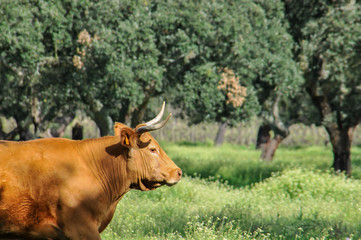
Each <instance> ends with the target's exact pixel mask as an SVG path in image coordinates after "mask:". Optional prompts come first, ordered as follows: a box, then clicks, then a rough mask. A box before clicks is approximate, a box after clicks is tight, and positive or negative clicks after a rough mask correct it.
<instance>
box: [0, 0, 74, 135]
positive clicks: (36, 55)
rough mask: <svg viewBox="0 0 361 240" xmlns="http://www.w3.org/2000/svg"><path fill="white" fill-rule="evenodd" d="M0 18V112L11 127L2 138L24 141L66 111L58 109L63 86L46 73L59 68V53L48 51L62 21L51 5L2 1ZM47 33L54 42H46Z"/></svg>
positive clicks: (59, 36)
mask: <svg viewBox="0 0 361 240" xmlns="http://www.w3.org/2000/svg"><path fill="white" fill-rule="evenodd" d="M0 15H1V16H0V31H1V33H2V34H1V36H0V52H1V55H0V73H1V78H0V81H1V83H0V84H1V88H0V112H1V114H2V115H4V116H5V117H7V118H10V117H13V118H14V119H15V121H16V124H17V127H16V128H15V129H14V130H13V131H12V132H10V133H7V134H6V136H4V138H7V139H13V138H14V137H16V135H19V138H20V139H21V140H26V139H29V138H32V137H33V135H36V134H37V132H38V130H39V128H42V129H46V128H47V127H46V126H47V124H48V123H49V121H50V120H52V119H53V118H54V117H55V116H57V115H59V114H61V112H65V111H67V108H62V109H60V108H59V105H61V103H64V102H65V101H64V99H66V98H67V97H68V95H67V92H68V90H67V89H68V88H69V86H68V85H66V84H63V82H62V81H59V79H56V78H53V77H54V76H55V75H56V71H50V70H48V69H50V68H52V69H53V70H54V69H55V68H57V67H58V66H59V65H61V60H59V56H58V55H57V51H58V50H61V49H60V48H58V49H57V48H56V47H55V48H54V47H53V46H54V45H55V46H56V44H57V43H58V42H61V41H63V40H64V38H63V37H64V36H63V35H62V33H63V32H62V28H61V27H59V28H57V25H62V23H64V19H63V17H62V15H59V14H58V10H57V6H56V5H51V6H49V5H48V4H47V3H46V2H44V1H38V2H34V3H28V2H22V3H21V4H19V2H17V1H5V2H3V3H2V4H1V6H0ZM50 28H53V29H55V28H56V29H57V30H56V31H57V33H56V34H55V33H52V34H54V37H49V34H51V33H50V32H51V31H50ZM55 35H56V36H55ZM45 76H46V77H45ZM68 109H69V108H68ZM30 126H33V129H34V132H30V130H29V129H30Z"/></svg>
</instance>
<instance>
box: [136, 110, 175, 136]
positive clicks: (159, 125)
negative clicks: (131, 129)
mask: <svg viewBox="0 0 361 240" xmlns="http://www.w3.org/2000/svg"><path fill="white" fill-rule="evenodd" d="M171 117H172V114H169V116H168V117H167V118H166V119H165V120H163V121H162V122H160V123H157V124H154V125H147V126H142V127H139V128H138V129H137V130H136V132H137V133H138V134H142V133H145V132H150V131H154V130H158V129H160V128H162V127H164V125H165V124H166V123H167V122H168V120H169V119H170V118H171Z"/></svg>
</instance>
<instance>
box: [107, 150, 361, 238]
mask: <svg viewBox="0 0 361 240" xmlns="http://www.w3.org/2000/svg"><path fill="white" fill-rule="evenodd" d="M163 148H164V149H165V150H166V151H167V153H168V154H169V156H170V157H171V158H172V159H173V160H174V161H175V162H176V163H177V164H178V165H179V166H180V167H182V169H183V171H184V172H185V173H186V177H184V179H183V180H182V181H181V182H180V183H179V184H177V185H176V186H174V187H172V188H168V187H162V188H160V189H157V190H156V191H151V192H139V191H131V192H130V193H128V194H126V195H125V197H124V199H122V200H121V201H120V203H119V205H118V208H117V211H116V214H115V216H114V219H113V221H112V223H111V224H110V226H109V227H108V228H107V229H106V231H105V232H104V233H103V234H102V238H103V239H312V238H313V239H346V238H349V239H359V238H361V226H359V223H360V222H361V182H360V180H359V179H358V178H359V176H360V172H361V170H360V168H361V167H360V165H361V164H360V162H361V160H360V159H361V149H360V148H354V149H353V152H352V157H353V163H354V164H353V165H354V175H355V177H354V178H352V179H346V178H345V177H344V176H342V175H335V174H333V173H331V171H330V168H329V167H330V166H331V163H332V153H331V151H330V149H327V148H325V147H305V148H294V149H289V148H288V149H282V148H281V149H279V150H278V151H277V153H276V154H277V155H276V157H275V159H274V162H272V163H263V162H260V161H259V158H258V157H259V154H260V153H259V152H258V151H256V150H254V149H252V148H245V147H239V146H231V145H226V146H223V147H220V148H214V147H212V146H207V145H192V144H177V145H176V144H170V145H168V144H167V145H165V144H163Z"/></svg>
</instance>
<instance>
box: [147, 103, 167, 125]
mask: <svg viewBox="0 0 361 240" xmlns="http://www.w3.org/2000/svg"><path fill="white" fill-rule="evenodd" d="M164 109H165V101H163V105H162V109H161V110H160V112H159V113H158V115H157V116H156V117H155V118H153V119H152V120H150V121H149V122H146V123H145V125H147V126H151V125H154V124H156V123H159V121H160V120H162V117H163V114H164Z"/></svg>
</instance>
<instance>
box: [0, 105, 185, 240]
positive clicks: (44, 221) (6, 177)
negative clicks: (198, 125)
mask: <svg viewBox="0 0 361 240" xmlns="http://www.w3.org/2000/svg"><path fill="white" fill-rule="evenodd" d="M163 112H164V104H163V107H162V110H161V113H160V114H159V115H158V116H157V117H156V118H155V119H154V120H152V121H150V122H148V123H146V124H142V125H139V126H137V127H136V128H135V129H131V128H129V127H127V126H125V125H123V124H120V123H116V124H115V126H114V131H115V136H108V137H102V138H97V139H88V140H81V141H74V140H68V139H61V138H58V139H54V138H49V139H39V140H33V141H27V142H10V141H0V239H9V238H20V239H74V240H77V239H86V240H92V239H94V240H95V239H101V238H100V235H99V233H100V232H102V231H103V230H104V229H105V227H106V226H107V225H108V224H109V222H110V221H111V219H112V217H113V214H114V211H115V208H116V205H117V203H118V202H119V200H120V199H121V198H122V197H123V196H124V194H125V193H127V192H128V191H129V190H131V189H139V190H142V191H147V190H153V189H156V188H157V187H160V186H162V185H165V184H166V185H168V186H172V185H174V184H176V183H177V182H178V181H179V180H180V179H181V177H182V171H181V170H180V168H178V167H177V166H176V165H175V164H174V162H173V161H172V160H171V159H170V158H169V157H168V156H167V155H166V153H165V152H164V151H163V150H162V149H161V148H160V146H159V144H158V143H157V141H156V140H155V139H154V138H153V137H152V136H151V135H150V134H149V133H147V132H148V131H153V130H156V129H159V128H161V127H163V126H164V124H165V123H166V122H167V121H168V120H169V118H170V116H171V115H169V116H168V118H167V119H166V120H164V121H163V122H161V123H159V122H160V119H161V118H162V115H163Z"/></svg>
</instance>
